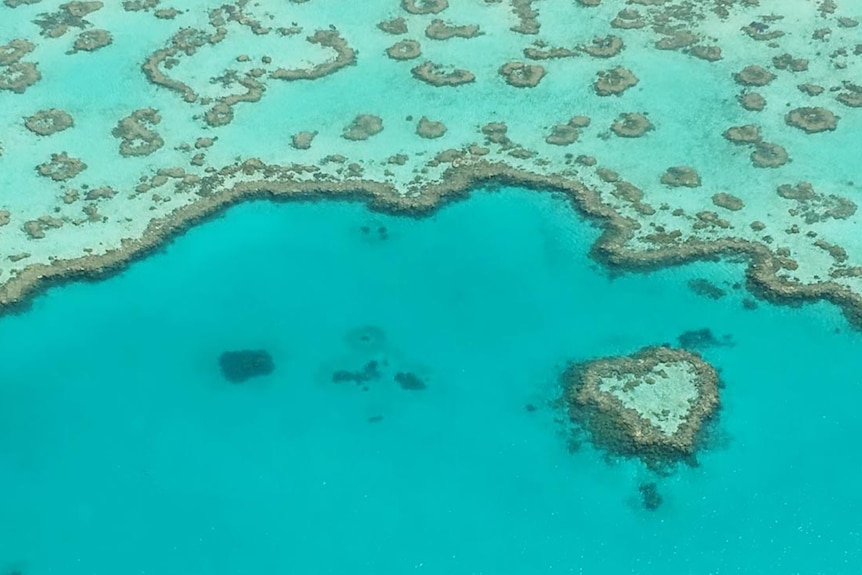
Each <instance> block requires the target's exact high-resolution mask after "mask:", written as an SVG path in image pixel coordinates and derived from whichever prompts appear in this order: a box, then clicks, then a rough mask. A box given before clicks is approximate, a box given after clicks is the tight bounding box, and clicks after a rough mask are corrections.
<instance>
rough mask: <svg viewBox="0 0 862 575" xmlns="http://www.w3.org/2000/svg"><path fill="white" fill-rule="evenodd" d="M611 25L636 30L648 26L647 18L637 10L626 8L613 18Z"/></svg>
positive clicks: (621, 28)
mask: <svg viewBox="0 0 862 575" xmlns="http://www.w3.org/2000/svg"><path fill="white" fill-rule="evenodd" d="M611 26H613V27H614V28H619V29H620V30H636V29H639V28H643V27H644V26H646V20H644V19H643V17H642V16H641V14H640V12H638V11H637V10H634V9H632V8H626V9H624V10H620V12H619V13H617V15H616V17H615V18H614V19H613V20H611Z"/></svg>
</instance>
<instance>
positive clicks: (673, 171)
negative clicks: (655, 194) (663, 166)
mask: <svg viewBox="0 0 862 575" xmlns="http://www.w3.org/2000/svg"><path fill="white" fill-rule="evenodd" d="M661 183H663V184H664V185H666V186H671V187H674V188H677V187H680V186H685V187H687V188H696V187H698V186H700V183H701V182H700V175H699V174H698V173H697V170H695V169H694V168H692V167H690V166H673V167H670V168H668V169H667V171H665V173H664V174H662V176H661Z"/></svg>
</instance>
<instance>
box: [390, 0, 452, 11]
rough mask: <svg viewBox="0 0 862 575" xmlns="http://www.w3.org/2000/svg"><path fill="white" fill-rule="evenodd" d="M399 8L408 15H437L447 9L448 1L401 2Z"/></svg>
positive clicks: (408, 0)
mask: <svg viewBox="0 0 862 575" xmlns="http://www.w3.org/2000/svg"><path fill="white" fill-rule="evenodd" d="M401 7H402V8H403V9H404V10H406V11H407V12H409V13H410V14H439V13H440V12H442V11H443V10H445V9H446V8H448V7H449V0H401Z"/></svg>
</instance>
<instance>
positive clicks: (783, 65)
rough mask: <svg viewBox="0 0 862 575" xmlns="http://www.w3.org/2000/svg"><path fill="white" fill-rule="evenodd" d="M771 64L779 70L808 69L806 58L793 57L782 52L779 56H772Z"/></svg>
mask: <svg viewBox="0 0 862 575" xmlns="http://www.w3.org/2000/svg"><path fill="white" fill-rule="evenodd" d="M772 65H773V66H775V67H776V68H777V69H779V70H790V71H791V72H804V71H806V70H807V69H808V60H806V59H805V58H794V57H793V56H791V55H790V54H782V55H781V56H775V57H773V58H772Z"/></svg>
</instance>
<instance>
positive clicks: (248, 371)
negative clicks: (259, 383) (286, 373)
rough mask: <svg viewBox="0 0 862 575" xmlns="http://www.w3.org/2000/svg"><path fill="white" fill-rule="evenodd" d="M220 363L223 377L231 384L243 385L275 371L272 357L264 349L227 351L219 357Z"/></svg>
mask: <svg viewBox="0 0 862 575" xmlns="http://www.w3.org/2000/svg"><path fill="white" fill-rule="evenodd" d="M218 363H219V367H220V368H221V373H222V375H223V376H224V378H225V379H226V380H228V381H229V382H231V383H243V382H245V381H247V380H249V379H251V378H253V377H260V376H263V375H269V374H270V373H272V372H273V371H274V370H275V362H273V360H272V356H270V354H269V352H267V351H265V350H262V349H258V350H242V351H226V352H224V353H223V354H221V356H219V360H218Z"/></svg>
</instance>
